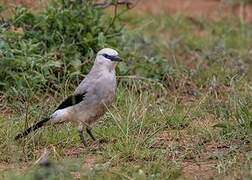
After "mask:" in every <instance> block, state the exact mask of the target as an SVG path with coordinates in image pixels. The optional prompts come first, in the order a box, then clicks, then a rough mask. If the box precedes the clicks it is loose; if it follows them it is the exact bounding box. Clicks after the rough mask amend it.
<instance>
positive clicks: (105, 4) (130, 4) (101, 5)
mask: <svg viewBox="0 0 252 180" xmlns="http://www.w3.org/2000/svg"><path fill="white" fill-rule="evenodd" d="M116 4H117V5H126V6H127V8H128V9H132V8H133V7H135V4H136V3H133V2H131V1H129V0H122V1H117V2H116ZM114 5H115V3H114V2H106V1H105V2H103V3H96V4H94V7H96V8H107V7H109V6H114Z"/></svg>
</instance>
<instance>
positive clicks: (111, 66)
mask: <svg viewBox="0 0 252 180" xmlns="http://www.w3.org/2000/svg"><path fill="white" fill-rule="evenodd" d="M118 61H121V59H120V58H119V56H118V53H117V52H116V51H115V50H113V49H110V48H104V49H102V50H100V51H99V52H98V53H97V56H96V59H95V62H94V65H93V67H92V69H91V71H90V72H89V74H88V75H87V76H86V77H85V79H84V80H83V81H82V82H81V83H80V84H79V86H78V87H77V88H76V90H75V91H74V93H73V95H71V96H70V97H68V98H67V99H66V100H65V101H63V102H62V103H61V104H60V105H59V106H58V108H57V109H56V111H55V112H54V113H53V114H52V115H51V116H50V117H49V118H48V119H46V120H42V121H39V122H38V123H36V124H35V125H33V126H32V127H30V128H28V129H27V130H25V131H24V132H23V133H20V134H18V135H17V136H16V139H19V138H22V137H24V136H26V135H27V134H29V133H30V132H32V131H34V130H36V129H38V128H40V127H42V126H44V125H48V124H58V123H63V122H73V123H75V124H77V125H78V130H79V133H80V138H81V140H82V142H83V144H84V145H86V140H85V138H84V136H83V128H84V127H86V129H87V132H88V134H89V135H90V136H91V137H92V139H93V140H95V138H94V136H93V135H92V133H91V128H92V125H93V124H94V123H95V122H96V121H97V120H98V119H99V118H100V117H101V116H102V115H104V113H105V112H106V111H107V108H109V107H110V106H111V104H112V102H113V100H114V98H115V93H116V75H115V66H116V64H117V62H118Z"/></svg>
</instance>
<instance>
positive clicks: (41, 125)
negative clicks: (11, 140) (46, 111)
mask: <svg viewBox="0 0 252 180" xmlns="http://www.w3.org/2000/svg"><path fill="white" fill-rule="evenodd" d="M49 120H50V118H45V119H42V120H41V121H39V122H37V123H36V124H34V125H32V126H31V127H29V128H28V129H26V130H25V131H24V132H22V133H19V134H18V135H17V136H16V137H15V140H18V139H21V138H23V137H25V136H27V135H28V134H30V133H31V132H33V131H35V130H37V129H39V128H41V127H43V126H44V125H45V123H46V122H47V121H49Z"/></svg>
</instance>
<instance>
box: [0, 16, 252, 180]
mask: <svg viewBox="0 0 252 180" xmlns="http://www.w3.org/2000/svg"><path fill="white" fill-rule="evenodd" d="M121 18H122V20H121V21H125V22H127V23H128V25H129V28H128V29H124V30H123V31H122V34H121V35H120V37H119V38H120V39H121V40H122V41H120V43H118V47H119V48H120V49H121V52H122V54H123V56H124V57H125V59H126V61H125V63H123V64H121V65H119V67H118V69H117V71H118V73H119V74H120V75H121V76H120V77H119V78H118V82H119V83H118V90H117V99H116V102H115V103H114V105H113V107H112V108H111V109H110V111H109V112H108V113H106V115H105V116H104V117H103V118H101V121H100V122H98V123H97V125H96V127H95V128H94V129H93V131H94V134H95V135H96V137H97V138H99V139H105V140H107V142H105V143H102V144H98V143H95V142H92V141H91V139H88V141H89V147H88V148H84V147H83V145H82V144H81V143H80V141H79V137H78V133H77V129H76V128H75V127H74V126H72V125H70V124H67V125H63V126H59V127H45V128H43V129H41V130H39V131H38V132H35V133H34V134H31V135H30V136H29V137H28V138H27V139H25V140H24V141H21V142H16V141H14V140H13V138H14V136H15V135H16V134H17V132H19V131H21V130H22V129H24V128H25V127H27V126H28V125H30V124H32V123H33V122H34V121H37V120H38V119H41V118H42V117H44V116H47V115H48V114H50V112H51V111H52V110H53V109H54V108H55V106H57V104H58V102H59V101H61V99H63V98H64V97H66V96H67V95H68V94H71V92H72V91H73V89H74V87H75V86H76V85H77V83H78V81H79V80H74V81H71V79H72V78H73V77H72V76H71V75H70V73H69V72H72V70H67V71H66V72H67V73H66V74H65V75H64V77H63V78H62V79H61V78H60V77H59V79H58V80H55V81H54V82H55V84H56V86H57V87H56V88H50V86H49V84H50V83H49V84H47V83H48V82H47V80H48V78H47V79H46V80H45V84H44V85H43V89H42V90H40V91H36V89H37V87H36V85H34V84H33V83H32V82H30V83H28V84H30V85H31V86H30V87H29V86H28V87H27V86H22V85H20V87H21V88H15V86H14V87H13V88H8V89H3V90H2V92H1V96H0V97H1V99H2V100H1V112H2V113H1V114H0V127H1V128H0V171H1V173H0V178H2V179H18V178H19V179H34V178H35V177H38V176H45V174H48V176H50V178H51V179H62V178H65V179H72V178H74V177H76V176H77V177H79V176H80V177H81V178H82V179H186V178H188V177H191V178H194V177H204V176H205V177H206V176H209V177H213V178H215V179H221V178H238V179H243V178H248V179H250V178H251V162H252V160H251V150H252V146H251V133H252V89H251V88H252V83H251V80H252V78H251V77H252V76H251V75H252V71H251V69H252V60H251V57H250V56H251V52H250V51H251V50H250V48H251V39H252V37H251V36H252V31H251V28H250V27H251V23H245V22H239V21H238V20H237V19H235V18H228V19H223V20H219V21H217V22H216V21H210V20H206V19H193V20H192V19H188V18H186V17H181V16H171V15H168V14H162V15H160V16H156V17H152V16H150V15H148V14H145V15H142V16H141V17H135V16H133V15H132V14H131V15H130V14H129V15H128V14H126V15H123V16H122V17H121ZM117 38H118V37H117ZM112 40H113V39H112ZM56 46H57V44H56ZM31 47H33V46H32V44H30V45H29V44H24V47H22V48H25V49H26V48H27V49H28V50H27V53H28V56H30V55H31V51H33V50H31V49H30V48H31ZM35 49H36V47H35ZM30 50H31V51H30ZM29 53H30V54H29ZM33 53H34V52H32V54H33ZM35 54H36V53H35ZM21 57H22V58H24V57H23V56H20V58H21ZM36 57H37V56H34V57H32V58H35V59H36ZM46 57H48V56H46V55H44V54H43V55H41V54H40V58H42V59H41V60H43V58H46ZM79 58H85V59H88V58H90V54H88V55H87V56H86V55H85V56H80V57H79ZM79 58H77V59H79ZM49 60H51V59H50V57H49ZM26 62H27V63H29V61H28V60H27V61H26ZM41 63H42V61H41ZM89 63H90V62H89ZM42 64H43V63H42ZM89 65H90V64H89ZM29 66H30V65H29ZM81 66H82V65H81ZM81 66H78V65H77V68H80V67H81ZM9 67H11V66H9ZM85 68H86V67H85ZM52 69H53V68H52ZM57 70H58V69H57ZM57 70H56V71H57ZM2 71H3V70H2ZM22 72H25V73H28V75H29V77H30V76H32V74H30V71H22ZM32 72H33V71H32ZM34 72H37V71H34ZM16 73H17V74H18V71H17V72H16ZM37 75H38V77H41V78H45V77H46V74H43V72H40V71H38V72H37ZM125 75H128V76H125ZM130 75H137V76H130ZM36 77H37V76H36ZM14 78H19V77H18V76H17V77H16V76H15V77H14ZM20 78H22V77H20ZM79 78H80V77H79ZM50 79H51V77H50V78H49V82H50ZM52 79H53V78H52ZM80 79H81V78H80ZM22 80H24V79H22ZM34 81H35V82H36V81H37V80H34ZM28 82H29V81H28ZM6 83H8V82H7V81H6ZM86 136H87V135H86ZM45 147H46V148H48V149H49V150H50V152H51V154H50V160H51V161H52V163H53V167H52V169H46V168H44V167H40V166H38V165H34V162H35V161H36V160H37V159H38V158H39V157H40V155H41V153H42V152H43V149H44V148H45ZM201 169H204V171H203V170H201ZM43 172H44V173H43Z"/></svg>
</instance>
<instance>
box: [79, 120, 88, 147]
mask: <svg viewBox="0 0 252 180" xmlns="http://www.w3.org/2000/svg"><path fill="white" fill-rule="evenodd" d="M78 132H79V136H80V139H81V142H82V143H83V145H84V146H85V147H87V141H86V140H85V138H84V135H83V125H82V124H81V125H79V127H78Z"/></svg>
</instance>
